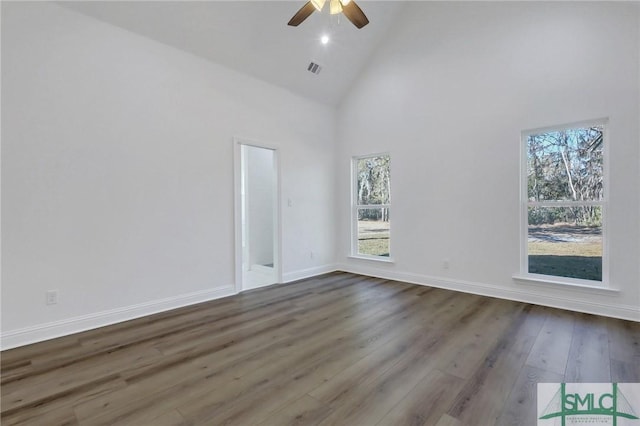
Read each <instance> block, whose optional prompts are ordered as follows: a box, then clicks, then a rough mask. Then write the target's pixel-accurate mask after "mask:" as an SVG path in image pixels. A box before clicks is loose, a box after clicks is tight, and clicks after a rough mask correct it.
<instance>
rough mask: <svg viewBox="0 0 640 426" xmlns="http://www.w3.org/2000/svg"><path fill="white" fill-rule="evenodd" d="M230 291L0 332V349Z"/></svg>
mask: <svg viewBox="0 0 640 426" xmlns="http://www.w3.org/2000/svg"><path fill="white" fill-rule="evenodd" d="M233 294H236V290H235V287H234V286H227V287H221V288H217V289H214V290H203V291H198V292H194V293H188V294H183V295H180V296H175V297H169V298H166V299H160V300H153V301H150V302H145V303H139V304H137V305H131V306H126V307H123V308H117V309H111V310H108V311H103V312H98V313H95V314H88V315H82V316H79V317H74V318H69V319H65V320H60V321H53V322H50V323H46V324H39V325H35V326H31V327H25V328H22V329H18V330H11V331H8V332H3V333H2V334H0V348H1V350H6V349H11V348H15V347H18V346H24V345H28V344H31V343H36V342H41V341H43V340H49V339H54V338H56V337H62V336H67V335H69V334H74V333H79V332H82V331H86V330H91V329H94V328H98V327H104V326H107V325H111V324H115V323H119V322H123V321H128V320H132V319H135V318H140V317H143V316H146V315H152V314H157V313H159V312H164V311H168V310H171V309H176V308H182V307H184V306H188V305H193V304H196V303H201V302H207V301H209V300H214V299H220V298H222V297H227V296H231V295H233Z"/></svg>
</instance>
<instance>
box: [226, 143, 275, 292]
mask: <svg viewBox="0 0 640 426" xmlns="http://www.w3.org/2000/svg"><path fill="white" fill-rule="evenodd" d="M234 153H235V186H236V188H235V198H236V200H235V205H236V213H235V222H236V290H237V291H244V290H250V289H254V288H260V287H264V286H267V285H271V284H275V283H278V282H280V241H279V240H280V211H279V201H278V200H279V199H280V196H279V179H278V174H279V173H278V152H277V149H275V148H273V147H267V146H263V145H259V144H256V143H253V142H248V141H244V140H239V139H236V140H234Z"/></svg>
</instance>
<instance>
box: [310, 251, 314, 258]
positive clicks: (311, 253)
mask: <svg viewBox="0 0 640 426" xmlns="http://www.w3.org/2000/svg"><path fill="white" fill-rule="evenodd" d="M309 259H313V251H310V252H309Z"/></svg>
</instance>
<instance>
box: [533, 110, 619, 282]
mask: <svg viewBox="0 0 640 426" xmlns="http://www.w3.org/2000/svg"><path fill="white" fill-rule="evenodd" d="M605 130H606V129H605V121H604V120H601V121H595V122H588V123H581V124H579V125H571V126H562V127H557V128H551V129H546V130H542V131H540V130H539V131H530V132H524V133H523V144H524V150H523V152H524V155H523V157H524V158H523V162H526V167H523V178H522V181H523V182H522V194H523V198H524V200H523V203H522V209H523V212H522V215H523V220H522V222H523V224H524V229H523V250H522V252H523V253H524V258H523V259H522V265H523V266H522V272H523V273H525V274H534V275H544V276H551V277H553V279H554V280H556V281H560V282H566V283H575V284H580V283H585V284H591V285H593V284H602V283H603V282H606V273H603V270H605V269H606V268H604V267H603V265H606V263H605V262H603V259H604V255H605V252H606V251H605V250H604V247H605V244H604V236H605V234H604V232H603V230H604V228H605V226H604V225H605V221H606V196H607V194H606V186H605V152H606V151H605V147H606V144H607V141H606V132H605ZM605 272H606V271H605ZM558 278H560V279H559V280H558ZM585 280H586V281H588V282H584V281H585Z"/></svg>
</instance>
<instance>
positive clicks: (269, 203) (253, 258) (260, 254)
mask: <svg viewBox="0 0 640 426" xmlns="http://www.w3.org/2000/svg"><path fill="white" fill-rule="evenodd" d="M242 149H243V150H244V152H245V153H246V157H245V158H246V166H247V174H246V178H247V181H246V184H247V194H248V195H247V196H246V200H247V220H248V228H249V238H248V240H249V241H248V243H249V259H248V261H249V264H248V266H249V267H251V266H253V265H268V264H271V263H273V254H274V253H273V236H274V226H273V225H274V223H273V202H274V195H275V194H274V191H273V190H274V185H275V181H274V175H275V169H274V157H273V151H272V150H270V149H264V148H258V147H254V146H250V145H243V146H242Z"/></svg>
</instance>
